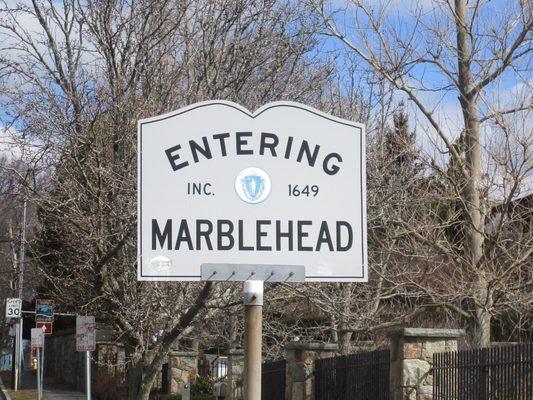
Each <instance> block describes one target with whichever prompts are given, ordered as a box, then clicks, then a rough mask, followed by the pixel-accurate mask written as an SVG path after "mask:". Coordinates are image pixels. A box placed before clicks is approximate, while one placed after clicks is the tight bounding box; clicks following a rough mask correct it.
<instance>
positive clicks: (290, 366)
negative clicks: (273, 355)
mask: <svg viewBox="0 0 533 400" xmlns="http://www.w3.org/2000/svg"><path fill="white" fill-rule="evenodd" d="M285 351H286V354H287V356H286V357H287V370H286V372H285V399H287V400H312V399H313V398H314V397H313V389H314V382H315V380H314V371H315V360H317V359H321V358H327V357H334V356H335V354H336V352H337V351H338V346H337V344H334V343H319V342H310V343H306V342H291V343H289V344H287V345H286V346H285Z"/></svg>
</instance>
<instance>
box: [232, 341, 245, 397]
mask: <svg viewBox="0 0 533 400" xmlns="http://www.w3.org/2000/svg"><path fill="white" fill-rule="evenodd" d="M243 370H244V350H242V349H231V350H230V351H229V352H228V400H242V399H243V394H244V388H243V380H242V374H243Z"/></svg>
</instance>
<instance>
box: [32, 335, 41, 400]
mask: <svg viewBox="0 0 533 400" xmlns="http://www.w3.org/2000/svg"><path fill="white" fill-rule="evenodd" d="M31 348H32V349H37V399H38V400H41V398H42V395H43V389H42V384H43V382H42V378H43V375H42V372H41V371H42V368H43V365H42V350H41V349H44V331H43V330H42V329H41V328H32V329H31Z"/></svg>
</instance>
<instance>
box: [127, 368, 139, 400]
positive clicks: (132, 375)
mask: <svg viewBox="0 0 533 400" xmlns="http://www.w3.org/2000/svg"><path fill="white" fill-rule="evenodd" d="M141 382H142V365H141V363H136V364H132V365H129V366H128V368H127V371H126V387H127V388H128V400H137V399H138V396H139V394H140V392H141Z"/></svg>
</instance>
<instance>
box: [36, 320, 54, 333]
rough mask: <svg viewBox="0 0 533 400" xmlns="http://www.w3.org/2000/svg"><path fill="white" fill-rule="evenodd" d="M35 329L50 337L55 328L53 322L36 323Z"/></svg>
mask: <svg viewBox="0 0 533 400" xmlns="http://www.w3.org/2000/svg"><path fill="white" fill-rule="evenodd" d="M35 327H36V328H39V329H41V330H42V331H43V332H44V334H45V335H47V336H50V335H51V334H52V331H53V327H54V326H53V324H52V323H51V322H36V323H35Z"/></svg>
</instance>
